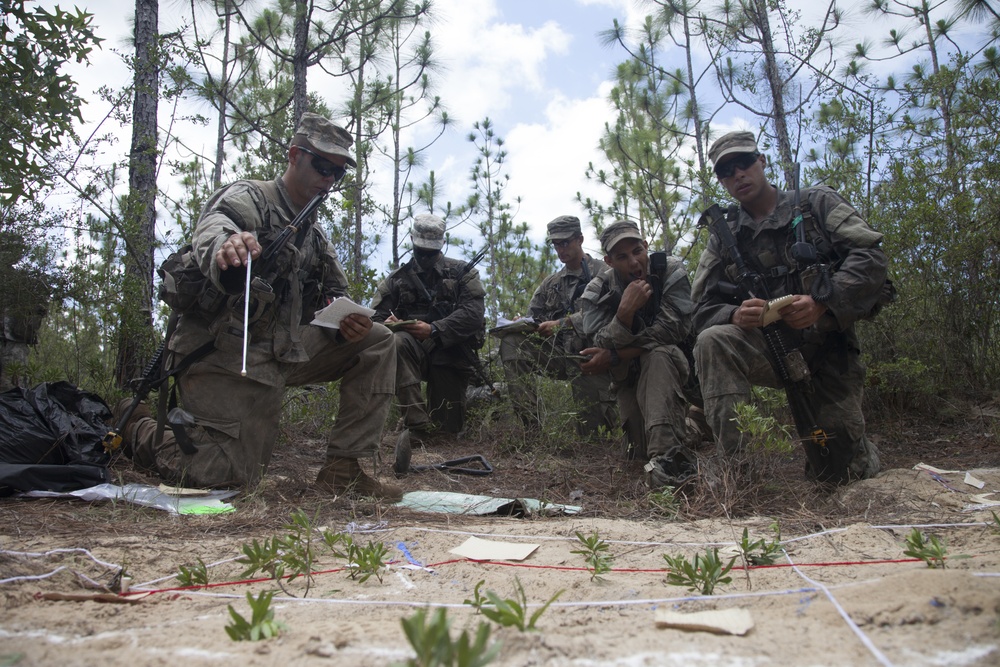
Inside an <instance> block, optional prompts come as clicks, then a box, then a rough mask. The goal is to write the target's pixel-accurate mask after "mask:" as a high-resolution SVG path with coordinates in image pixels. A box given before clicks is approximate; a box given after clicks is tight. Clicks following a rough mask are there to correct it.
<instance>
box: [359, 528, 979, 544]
mask: <svg viewBox="0 0 1000 667" xmlns="http://www.w3.org/2000/svg"><path fill="white" fill-rule="evenodd" d="M989 525H992V524H990V523H988V522H975V523H925V524H895V525H884V526H868V528H872V529H876V530H900V529H906V528H968V527H977V526H978V527H983V526H989ZM406 529H410V530H416V531H420V532H425V533H442V534H447V535H465V536H471V537H493V538H503V539H511V540H538V541H562V542H576V541H578V540H577V538H576V536H573V537H568V536H550V535H524V534H498V533H489V532H481V531H465V530H449V529H444V528H424V527H422V526H400V527H396V528H392V529H387V530H391V531H395V532H399V531H401V530H406ZM847 530H849V528H830V529H828V530H823V531H819V532H817V533H809V534H807V535H800V536H799V537H790V538H787V539H786V538H782V540H781V543H782V544H784V543H786V542H787V543H791V542H799V541H802V540H809V539H812V538H814V537H822V536H824V535H835V534H837V533H843V532H845V531H847ZM373 532H377V531H373ZM604 541H605V542H606V543H608V544H621V545H625V546H652V547H656V546H682V547H702V546H708V547H711V546H729V545H732V544H736V542H732V541H723V542H637V541H630V540H604Z"/></svg>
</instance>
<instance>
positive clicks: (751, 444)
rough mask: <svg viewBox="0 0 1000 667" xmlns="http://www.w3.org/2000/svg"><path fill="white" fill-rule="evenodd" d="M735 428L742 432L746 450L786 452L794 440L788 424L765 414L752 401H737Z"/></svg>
mask: <svg viewBox="0 0 1000 667" xmlns="http://www.w3.org/2000/svg"><path fill="white" fill-rule="evenodd" d="M734 412H735V415H736V416H735V417H734V418H733V420H734V421H735V422H736V428H737V429H739V431H740V433H742V434H743V440H744V444H745V446H746V449H747V451H757V452H765V453H769V452H774V453H788V452H792V451H794V449H795V441H794V439H793V437H792V433H791V431H790V430H789V428H788V426H786V425H785V424H782V423H781V422H779V421H778V420H777V419H775V418H774V417H773V416H771V415H765V414H763V413H762V412H761V410H760V409H759V408H758V407H757V406H756V405H754V404H753V403H737V404H736V406H735V407H734Z"/></svg>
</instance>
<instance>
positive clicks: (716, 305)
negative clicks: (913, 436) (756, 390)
mask: <svg viewBox="0 0 1000 667" xmlns="http://www.w3.org/2000/svg"><path fill="white" fill-rule="evenodd" d="M709 157H710V158H711V160H712V162H713V164H714V168H715V173H716V176H717V177H718V179H719V182H720V183H721V184H722V185H723V186H724V187H725V188H726V190H727V191H728V192H729V194H730V195H732V196H733V197H734V198H735V199H736V200H737V202H738V205H734V206H732V207H730V208H729V212H728V214H724V213H722V212H721V211H720V210H719V209H718V207H713V209H714V210H715V211H716V212H717V213H718V215H716V216H714V217H715V221H714V222H713V225H712V226H713V233H712V235H711V237H710V240H709V243H708V247H707V248H706V250H705V252H704V253H703V254H702V256H701V261H700V263H699V265H698V270H697V273H696V274H695V279H694V286H693V289H692V298H693V300H694V302H695V311H694V325H695V329H696V331H698V332H699V334H698V341H697V344H696V346H695V350H694V355H695V359H696V363H697V372H698V377H699V379H700V381H701V390H702V396H703V397H704V401H705V414H706V416H707V419H708V423H709V425H710V426H711V428H712V431H713V432H714V433H715V437H716V445H717V447H718V449H719V451H720V453H723V454H725V455H727V456H729V457H735V456H738V455H740V454H741V453H742V451H743V445H744V443H743V442H742V441H741V433H740V432H739V430H738V429H737V427H736V424H735V422H734V421H733V417H734V407H735V405H736V404H737V403H740V402H746V401H749V400H750V390H751V386H752V385H765V386H770V387H783V388H784V389H785V390H786V394H787V396H788V399H789V406H790V408H791V412H792V414H793V416H794V418H795V423H796V428H797V430H798V432H799V435H800V437H801V438H802V440H803V443H804V444H805V448H806V454H807V460H808V463H807V474H808V475H809V476H810V477H812V478H814V479H818V480H820V481H824V482H830V483H846V482H848V481H850V480H854V479H864V478H867V477H872V476H874V475H875V474H876V473H877V472H878V470H879V458H878V450H877V449H876V448H875V445H874V444H872V443H871V441H869V440H868V438H867V437H865V422H864V417H863V415H862V412H861V396H862V387H863V385H864V378H865V368H864V366H863V365H862V363H861V358H860V350H859V342H858V336H857V333H856V332H855V329H854V325H855V322H856V321H857V320H858V319H861V318H865V317H871V316H873V315H874V314H875V313H876V312H877V311H878V310H879V308H880V307H881V305H883V304H884V303H886V302H888V301H889V300H891V283H890V282H887V280H886V271H887V260H886V256H885V254H884V253H883V252H882V250H881V248H880V247H879V244H880V242H881V240H882V235H881V234H879V233H878V232H876V231H874V230H872V229H871V227H869V226H868V225H867V224H866V223H865V221H864V220H863V219H862V218H861V216H860V215H859V214H858V212H857V211H856V210H855V209H854V208H853V207H852V206H851V205H850V204H848V203H847V202H846V201H845V200H844V199H843V198H842V197H840V196H839V195H838V194H837V193H836V192H834V191H833V190H831V189H830V188H827V187H822V186H820V187H813V188H809V189H808V190H803V191H801V192H799V191H798V188H797V187H796V189H795V190H794V191H792V192H785V191H782V190H779V189H778V188H776V187H775V186H773V185H771V184H770V183H769V182H768V180H767V176H766V174H765V172H764V168H765V166H766V159H765V157H764V156H763V155H761V154H760V151H759V150H758V148H757V143H756V140H755V138H754V135H753V134H751V133H750V132H731V133H729V134H726V135H725V136H723V137H721V138H720V139H718V140H717V141H716V142H715V143H714V144H713V145H712V147H711V149H710V150H709ZM713 209H710V210H709V211H708V212H706V215H709V214H710V213H712V211H713ZM727 239H728V240H727ZM786 295H790V297H791V298H790V303H787V304H785V305H783V306H781V307H780V308H778V310H777V315H778V321H777V322H776V323H774V324H770V325H768V326H766V327H765V326H763V315H764V311H765V308H766V307H767V305H768V299H776V298H778V297H782V296H786Z"/></svg>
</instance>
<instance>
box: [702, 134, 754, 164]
mask: <svg viewBox="0 0 1000 667" xmlns="http://www.w3.org/2000/svg"><path fill="white" fill-rule="evenodd" d="M759 152H760V151H759V150H758V149H757V139H756V138H755V137H754V136H753V132H746V131H741V132H730V133H728V134H724V135H722V136H721V137H719V138H718V139H716V140H715V143H713V144H712V147H711V148H709V149H708V159H709V160H711V161H712V164H719V160H721V159H722V158H724V157H726V156H727V155H733V154H735V153H759Z"/></svg>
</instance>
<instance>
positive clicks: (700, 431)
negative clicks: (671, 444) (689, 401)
mask: <svg viewBox="0 0 1000 667" xmlns="http://www.w3.org/2000/svg"><path fill="white" fill-rule="evenodd" d="M684 426H685V427H686V429H687V434H686V436H685V438H684V444H685V445H687V447H688V449H692V450H697V449H701V448H702V446H703V445H704V444H705V443H712V444H714V442H715V438H714V437H713V436H712V427H711V426H709V425H708V420H707V419H706V418H705V411H704V410H702V409H701V408H699V407H698V406H696V405H689V406H688V410H687V416H686V417H685V418H684Z"/></svg>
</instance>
